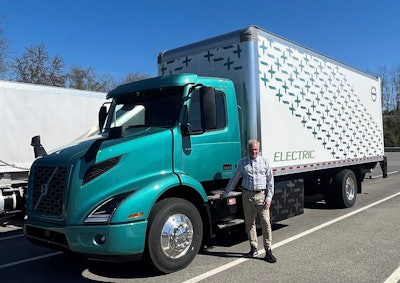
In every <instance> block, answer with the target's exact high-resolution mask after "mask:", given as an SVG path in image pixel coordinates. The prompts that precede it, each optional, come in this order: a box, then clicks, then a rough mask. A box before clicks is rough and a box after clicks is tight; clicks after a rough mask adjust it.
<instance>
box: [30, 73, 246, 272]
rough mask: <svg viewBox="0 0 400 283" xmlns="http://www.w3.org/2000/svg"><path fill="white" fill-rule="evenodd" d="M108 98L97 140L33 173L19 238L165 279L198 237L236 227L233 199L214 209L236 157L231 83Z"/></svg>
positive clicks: (148, 84)
mask: <svg viewBox="0 0 400 283" xmlns="http://www.w3.org/2000/svg"><path fill="white" fill-rule="evenodd" d="M107 98H108V99H111V102H106V103H105V105H104V106H102V108H101V110H100V111H99V123H100V127H101V129H102V131H101V133H100V134H98V135H96V136H94V137H91V138H89V139H87V140H84V141H81V142H79V143H76V144H72V145H69V146H66V147H65V148H63V149H59V150H57V151H55V152H53V153H51V154H49V155H46V156H42V157H40V158H38V159H37V160H36V161H35V162H34V164H33V165H32V169H31V174H30V186H29V190H28V202H27V214H28V218H27V220H26V225H25V233H26V236H27V237H28V239H30V240H31V241H33V242H35V243H39V244H45V245H50V246H52V247H55V248H61V249H66V250H71V251H73V252H77V253H80V254H84V255H88V256H90V257H100V258H101V257H110V258H112V257H120V258H123V257H126V258H132V256H133V258H134V257H135V256H136V257H137V256H143V257H144V258H145V259H146V261H147V262H149V263H150V264H151V265H153V266H155V267H156V269H158V270H160V271H162V272H171V271H175V270H178V269H180V268H183V267H184V266H186V265H187V264H189V263H190V262H191V260H192V259H193V258H194V256H195V255H196V254H197V252H198V250H199V248H200V247H201V243H202V239H203V234H207V235H209V236H211V233H213V231H214V230H215V228H216V227H217V226H216V225H229V224H232V223H237V222H238V220H237V219H238V218H237V217H236V214H237V212H238V211H240V209H238V208H237V205H239V204H240V200H239V199H238V201H237V204H235V202H236V201H233V200H235V197H233V200H232V199H231V204H232V205H231V206H230V207H228V206H227V205H225V207H224V208H222V209H221V210H220V211H221V213H219V210H217V209H216V206H219V207H220V206H221V203H225V202H226V200H225V201H224V202H222V201H219V200H218V195H219V193H220V192H221V190H222V189H224V186H225V185H226V181H227V180H228V179H229V178H230V177H231V176H232V173H233V171H234V166H235V163H236V162H237V161H238V160H239V158H240V156H241V152H240V145H241V143H240V129H239V122H238V121H239V120H238V111H237V103H236V95H235V90H234V87H233V84H232V82H231V81H230V80H227V79H215V78H214V79H210V78H206V77H198V76H197V75H194V74H180V75H173V76H166V77H157V78H152V79H147V80H143V81H139V82H133V83H130V84H126V85H123V86H120V87H118V88H116V89H115V90H113V91H111V92H110V93H109V94H108V96H107ZM233 195H235V194H233ZM236 195H237V193H236ZM216 203H217V204H216ZM232 220H235V221H234V222H232ZM239 222H240V221H239Z"/></svg>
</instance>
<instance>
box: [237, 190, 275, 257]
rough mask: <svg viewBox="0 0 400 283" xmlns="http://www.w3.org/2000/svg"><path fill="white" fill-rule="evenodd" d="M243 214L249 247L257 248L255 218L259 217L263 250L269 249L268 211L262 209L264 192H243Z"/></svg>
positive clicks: (269, 228)
mask: <svg viewBox="0 0 400 283" xmlns="http://www.w3.org/2000/svg"><path fill="white" fill-rule="evenodd" d="M242 199H243V212H244V221H245V226H246V232H247V237H248V238H249V241H250V245H251V246H253V247H255V248H258V240H257V230H256V229H257V227H256V216H257V214H258V215H259V217H260V221H261V229H262V235H263V245H264V249H265V250H266V251H267V250H269V249H271V245H272V229H271V221H270V215H269V209H264V200H265V192H264V191H262V192H259V193H254V192H250V191H248V190H243V194H242Z"/></svg>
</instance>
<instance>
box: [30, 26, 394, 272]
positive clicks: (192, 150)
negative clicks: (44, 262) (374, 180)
mask: <svg viewBox="0 0 400 283" xmlns="http://www.w3.org/2000/svg"><path fill="white" fill-rule="evenodd" d="M157 66H158V72H159V76H157V77H154V78H149V79H145V80H141V81H136V82H132V83H128V84H124V85H121V86H118V87H117V88H115V89H114V90H112V91H110V92H109V93H108V94H107V98H108V99H109V101H108V102H107V103H105V104H104V105H103V106H102V107H101V108H100V110H99V115H98V117H99V129H100V131H99V133H98V134H97V135H95V136H93V137H91V138H90V139H87V140H85V141H82V142H80V143H78V144H74V145H70V146H67V147H64V148H62V149H59V150H58V151H56V152H54V153H51V154H47V155H45V156H42V157H40V158H38V159H36V161H35V162H34V163H33V165H32V168H31V173H30V176H29V188H28V202H27V219H26V224H25V227H24V231H25V235H26V237H27V239H28V240H30V241H31V242H33V243H36V244H38V245H44V246H46V247H52V248H55V249H59V250H65V251H69V252H73V253H77V254H80V255H84V256H87V257H90V258H95V259H102V260H137V259H142V260H143V261H144V262H145V263H147V264H148V265H149V266H150V267H151V268H152V269H154V270H155V271H156V272H159V273H171V272H175V271H177V270H180V269H183V268H185V267H186V266H188V265H189V264H190V263H191V262H192V261H193V259H194V258H195V256H196V254H197V253H198V252H199V250H200V249H201V248H202V247H203V246H204V244H205V243H207V241H208V240H209V239H211V238H212V237H213V236H214V235H217V234H218V233H219V232H220V231H222V230H224V229H231V227H238V226H237V225H241V224H242V223H243V210H242V201H241V194H242V192H241V190H240V188H239V187H237V188H235V189H234V190H233V191H231V192H230V193H229V195H228V197H227V198H225V199H221V198H220V197H219V194H220V193H221V192H222V191H223V190H224V189H225V187H226V185H227V182H228V181H229V179H230V178H231V177H232V176H233V173H234V170H235V165H236V164H237V162H238V161H239V160H240V159H241V158H242V157H244V156H246V155H247V151H246V147H247V143H248V140H250V139H257V140H258V141H260V142H261V152H262V153H261V154H262V155H263V156H266V157H267V158H268V159H269V161H270V163H271V166H272V169H273V174H274V178H275V195H274V198H273V202H272V205H271V221H272V222H274V223H275V222H279V221H281V220H283V219H287V218H289V217H294V216H298V215H301V214H303V212H304V197H305V195H308V194H314V193H319V194H323V195H324V197H325V200H326V202H327V204H328V205H335V206H338V207H344V208H345V207H351V206H353V205H354V203H355V201H356V196H357V193H360V192H361V189H362V187H361V182H362V180H363V178H364V177H365V174H366V173H367V172H369V171H370V170H372V169H374V168H375V166H376V165H377V164H380V165H381V168H382V172H383V173H384V175H385V176H387V163H386V158H385V156H384V146H383V130H382V112H381V88H380V79H379V78H377V77H375V76H372V75H370V74H368V73H365V72H363V71H360V70H358V69H356V68H353V67H350V66H348V65H346V64H344V63H341V62H339V61H337V60H334V59H332V58H330V57H327V56H325V55H323V54H321V53H318V52H316V51H313V50H311V49H309V48H307V47H304V46H301V45H299V44H296V43H294V42H292V41H289V40H287V39H285V38H283V37H281V36H278V35H275V34H273V33H271V32H268V31H266V30H264V29H261V28H259V27H257V26H250V27H247V28H244V29H240V30H237V31H234V32H230V33H227V34H224V35H220V36H217V37H214V38H210V39H206V40H203V41H200V42H197V43H193V44H189V45H187V46H183V47H178V48H176V49H172V50H167V51H164V52H161V53H160V54H159V56H158V62H157Z"/></svg>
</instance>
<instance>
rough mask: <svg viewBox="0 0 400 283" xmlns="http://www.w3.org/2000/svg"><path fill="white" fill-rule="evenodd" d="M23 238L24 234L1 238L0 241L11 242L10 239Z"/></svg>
mask: <svg viewBox="0 0 400 283" xmlns="http://www.w3.org/2000/svg"><path fill="white" fill-rule="evenodd" d="M23 236H24V234H19V235H14V236H8V237H2V238H0V241H4V240H11V239H15V238H20V237H23Z"/></svg>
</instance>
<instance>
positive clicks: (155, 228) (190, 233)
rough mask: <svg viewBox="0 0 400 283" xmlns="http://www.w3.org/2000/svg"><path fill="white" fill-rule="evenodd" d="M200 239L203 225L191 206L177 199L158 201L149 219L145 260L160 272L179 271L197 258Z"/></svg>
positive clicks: (196, 211)
mask: <svg viewBox="0 0 400 283" xmlns="http://www.w3.org/2000/svg"><path fill="white" fill-rule="evenodd" d="M202 238H203V223H202V220H201V216H200V213H199V212H198V210H197V209H196V207H195V206H194V205H193V204H192V203H190V202H188V201H186V200H183V199H178V198H168V199H164V200H161V201H160V202H158V203H156V204H155V205H154V208H153V210H152V212H151V213H150V216H149V222H148V228H147V238H146V250H145V253H144V260H145V262H146V263H147V264H148V265H150V267H152V268H153V269H155V270H156V271H159V272H162V273H171V272H175V271H178V270H180V269H183V268H185V267H186V266H188V265H189V264H190V263H191V262H192V261H193V259H194V258H195V257H196V255H197V253H198V251H199V249H200V245H201V242H202Z"/></svg>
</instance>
